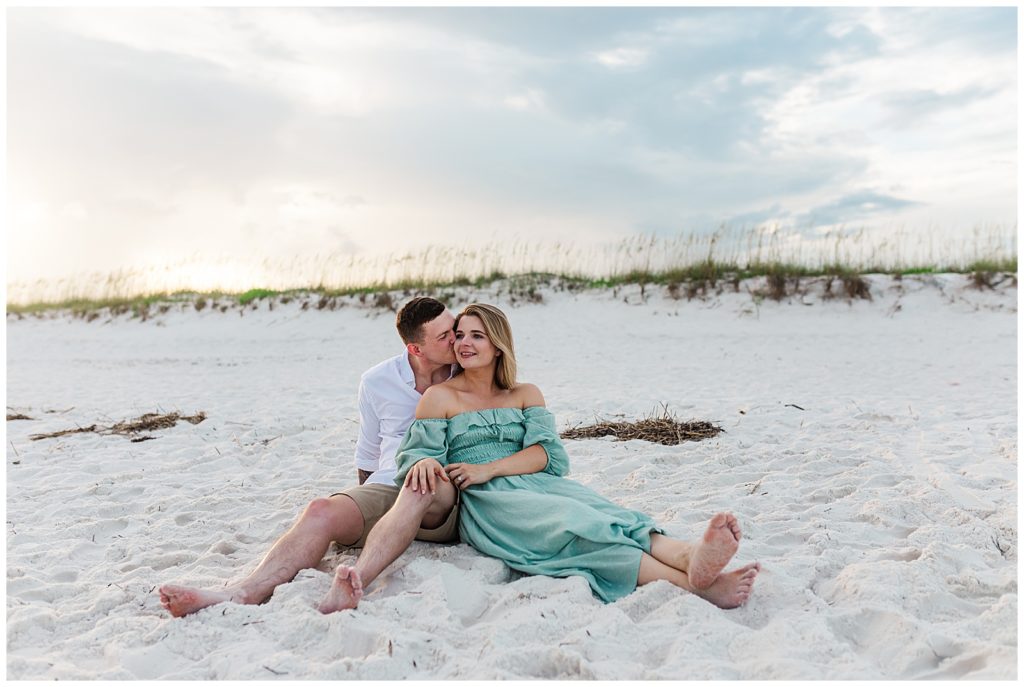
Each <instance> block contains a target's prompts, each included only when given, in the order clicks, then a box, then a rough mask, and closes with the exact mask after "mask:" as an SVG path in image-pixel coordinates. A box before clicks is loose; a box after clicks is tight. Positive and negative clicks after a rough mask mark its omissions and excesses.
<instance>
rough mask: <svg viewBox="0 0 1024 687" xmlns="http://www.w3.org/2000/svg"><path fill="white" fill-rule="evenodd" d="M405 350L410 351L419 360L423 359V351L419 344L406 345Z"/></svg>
mask: <svg viewBox="0 0 1024 687" xmlns="http://www.w3.org/2000/svg"><path fill="white" fill-rule="evenodd" d="M405 350H407V351H409V353H410V354H412V355H414V356H416V357H417V358H422V357H423V351H421V350H420V346H419V344H414V343H411V344H406V345H405Z"/></svg>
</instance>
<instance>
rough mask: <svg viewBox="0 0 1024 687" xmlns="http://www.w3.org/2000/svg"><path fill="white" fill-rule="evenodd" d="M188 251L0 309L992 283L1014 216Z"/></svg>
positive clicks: (1008, 263) (385, 303)
mask: <svg viewBox="0 0 1024 687" xmlns="http://www.w3.org/2000/svg"><path fill="white" fill-rule="evenodd" d="M197 260H198V259H197ZM195 262H196V261H186V262H183V263H180V264H178V265H176V266H164V267H163V268H161V269H156V268H150V269H145V268H140V269H134V270H121V271H118V272H116V273H113V274H107V275H97V274H92V275H84V276H82V277H81V278H75V279H72V278H67V279H61V280H58V281H57V282H47V281H44V280H39V281H37V282H35V283H33V284H23V283H18V284H14V285H10V284H9V285H8V299H7V304H6V305H7V313H8V314H9V315H26V314H40V313H45V312H48V311H70V312H72V313H73V314H74V315H76V316H79V317H84V318H86V319H90V318H95V317H98V316H99V315H98V314H97V313H98V312H99V311H104V310H107V311H109V312H110V313H111V314H112V315H124V314H130V316H131V317H136V318H140V319H142V320H145V319H147V318H148V317H151V316H153V315H154V314H159V313H163V312H167V311H168V310H169V309H170V308H171V307H174V306H175V305H182V306H189V307H193V308H194V309H195V310H197V311H202V310H204V309H206V308H208V307H209V308H211V309H214V308H217V309H220V310H221V311H226V310H227V309H228V308H230V307H242V308H245V307H255V306H256V305H257V304H258V302H260V301H262V300H265V299H269V300H271V302H282V303H288V302H290V301H291V300H292V299H295V298H299V297H302V298H308V297H310V296H312V297H314V299H315V307H317V308H318V309H324V308H332V309H333V308H334V307H337V304H338V300H339V299H342V298H350V297H355V298H358V299H359V300H360V302H361V303H370V304H371V305H374V306H376V307H381V308H388V309H394V307H395V303H394V298H393V296H392V295H391V294H392V293H395V292H403V293H419V294H433V295H436V296H441V297H444V296H446V295H448V297H449V298H450V297H453V296H454V295H455V290H456V289H458V288H460V287H476V288H480V287H484V286H489V285H494V284H495V283H496V282H503V286H505V287H506V288H507V289H508V293H509V295H510V297H511V298H513V299H515V300H522V301H526V302H542V301H543V295H542V293H541V287H542V286H545V285H552V284H557V285H558V288H564V289H569V290H582V289H600V288H616V287H620V286H623V285H627V284H640V285H642V286H643V285H654V286H659V285H660V286H663V287H665V288H667V289H668V293H669V294H670V295H671V296H672V297H673V298H683V297H685V298H687V299H691V298H694V297H700V296H703V295H705V294H706V293H708V292H709V291H710V290H711V289H718V288H721V287H722V285H731V286H732V287H733V288H734V289H736V290H739V284H740V282H742V281H743V280H747V279H751V278H757V277H764V278H766V283H767V288H766V289H765V290H763V291H762V292H761V293H760V294H759V295H761V296H763V297H767V298H773V299H776V300H778V299H781V298H782V297H784V296H786V295H788V294H791V293H793V292H794V290H795V289H796V288H798V286H799V284H800V282H801V280H805V281H806V280H808V279H812V278H819V279H823V280H825V281H826V284H827V285H826V294H825V295H826V297H829V295H830V294H832V295H839V294H843V295H844V297H848V298H870V291H869V289H868V288H867V285H866V283H865V282H864V280H863V277H862V275H866V274H889V275H899V276H904V275H927V274H940V273H958V274H965V275H968V276H969V278H970V280H971V282H972V283H973V284H974V285H975V286H976V287H977V288H980V289H984V288H992V287H993V285H994V284H998V283H1000V282H1001V280H1002V279H1003V278H1012V279H1013V280H1014V282H1015V281H1016V273H1017V242H1016V227H1012V228H1007V227H988V228H985V229H976V230H975V231H974V232H973V233H972V234H971V236H970V237H969V238H966V239H965V238H963V237H961V238H960V240H959V241H953V240H945V241H938V242H937V241H936V238H935V236H933V235H931V234H927V233H912V232H899V231H897V232H893V233H890V234H888V235H886V236H885V237H884V238H879V236H878V235H874V234H871V233H868V232H865V231H864V230H861V231H857V232H842V231H835V232H830V233H827V234H825V235H822V236H812V237H810V238H808V237H807V236H806V235H804V234H800V233H795V232H786V231H781V230H775V231H769V230H764V229H759V230H756V231H748V232H745V233H742V232H741V233H736V232H731V231H728V230H726V229H724V228H723V229H720V230H719V231H716V232H713V233H710V234H687V235H678V236H671V237H659V236H654V235H637V236H633V237H630V238H628V239H624V240H622V241H619V242H614V243H610V244H602V245H584V244H569V243H562V242H555V243H544V242H533V243H530V242H519V243H492V244H489V245H486V246H482V247H476V248H464V247H455V246H447V247H445V246H427V247H426V248H424V249H422V250H420V251H418V252H415V251H410V252H406V253H402V254H388V255H380V256H365V257H360V256H356V255H347V256H333V255H332V256H324V257H320V256H317V257H316V258H311V259H308V260H301V259H298V258H293V259H291V260H288V261H281V262H276V263H275V262H272V261H270V260H263V261H262V262H261V263H260V266H259V267H260V269H259V270H257V271H256V274H255V276H251V277H249V279H250V280H259V281H257V282H256V283H248V284H244V283H241V284H240V283H239V282H237V281H235V282H229V281H228V280H226V279H225V280H221V281H220V282H217V281H216V280H214V282H215V283H214V284H213V285H212V288H203V286H204V285H205V286H209V282H210V279H209V278H207V279H206V280H205V281H206V284H203V285H200V284H199V283H189V274H194V273H195V264H194V263H195ZM231 264H232V263H231V259H230V258H221V259H219V263H218V262H216V261H215V262H214V263H212V264H208V265H206V266H205V268H206V272H205V273H206V274H211V273H212V274H217V273H218V265H219V266H220V267H226V266H228V265H231ZM221 271H224V272H227V271H228V270H226V269H223V270H221ZM997 275H1008V276H1007V277H1002V278H1001V277H998V276H997ZM193 281H195V280H193ZM260 282H262V283H260ZM835 282H838V283H836V284H835V286H833V284H834V283H835ZM833 289H835V290H833Z"/></svg>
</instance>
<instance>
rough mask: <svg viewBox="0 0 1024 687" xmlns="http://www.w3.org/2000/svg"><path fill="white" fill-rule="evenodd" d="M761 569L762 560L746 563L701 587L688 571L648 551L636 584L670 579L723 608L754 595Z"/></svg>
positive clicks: (742, 601)
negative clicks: (699, 587)
mask: <svg viewBox="0 0 1024 687" xmlns="http://www.w3.org/2000/svg"><path fill="white" fill-rule="evenodd" d="M760 570H761V564H760V563H751V564H749V565H744V566H743V567H741V568H737V569H736V570H730V571H729V572H726V573H721V574H719V575H717V576H716V577H715V580H714V582H712V584H711V585H710V586H708V587H706V588H703V589H698V588H697V587H694V586H693V585H692V584H691V583H690V577H689V575H687V574H686V573H685V572H683V571H681V570H677V569H676V568H673V567H672V566H669V565H665V564H664V563H662V562H661V561H659V560H657V559H655V558H654V557H653V556H650V555H648V554H646V553H645V554H643V557H642V558H641V559H640V573H639V575H637V580H636V584H637V586H638V587H639V586H640V585H644V584H647V583H649V582H654V581H655V580H667V581H669V582H671V583H672V584H674V585H676V586H677V587H681V588H683V589H685V590H686V591H688V592H690V593H692V594H696V595H697V596H699V597H701V598H702V599H705V600H707V601H710V602H711V603H713V604H715V605H716V606H718V607H719V608H736V607H738V606H742V605H743V604H745V603H746V602H747V599H749V598H750V592H751V591H752V590H753V588H754V579H755V578H756V577H757V573H758V572H760Z"/></svg>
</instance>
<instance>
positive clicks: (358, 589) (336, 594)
mask: <svg viewBox="0 0 1024 687" xmlns="http://www.w3.org/2000/svg"><path fill="white" fill-rule="evenodd" d="M361 598H363V581H362V580H361V579H360V577H359V572H358V571H357V570H356V569H355V568H350V567H348V566H347V565H339V566H338V569H337V570H336V571H335V572H334V582H332V583H331V588H330V590H328V592H327V595H326V596H325V597H324V600H323V601H321V602H320V605H319V606H318V607H317V609H318V610H319V611H320V612H321V613H334V612H335V611H340V610H343V609H346V608H355V607H356V606H358V605H359V599H361Z"/></svg>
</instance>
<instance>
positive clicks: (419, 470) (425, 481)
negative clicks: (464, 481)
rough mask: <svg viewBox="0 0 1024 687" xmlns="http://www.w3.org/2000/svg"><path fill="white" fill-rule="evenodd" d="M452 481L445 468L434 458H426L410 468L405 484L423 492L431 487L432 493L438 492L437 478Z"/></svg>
mask: <svg viewBox="0 0 1024 687" xmlns="http://www.w3.org/2000/svg"><path fill="white" fill-rule="evenodd" d="M438 477H440V478H441V479H443V480H444V481H445V482H450V481H451V480H449V479H448V475H446V474H444V468H443V467H441V464H440V463H438V462H437V461H436V460H434V459H433V458H424V459H423V460H421V461H419V462H418V463H416V464H415V465H413V466H412V467H411V468H410V469H409V474H407V475H406V476H405V483H404V486H406V487H409V488H410V489H412V490H413V491H418V492H420V493H422V494H426V493H427V489H428V488H429V489H430V493H431V494H436V493H437V478H438Z"/></svg>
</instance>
